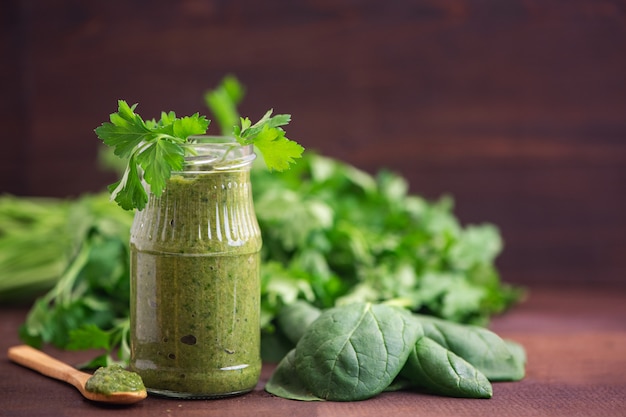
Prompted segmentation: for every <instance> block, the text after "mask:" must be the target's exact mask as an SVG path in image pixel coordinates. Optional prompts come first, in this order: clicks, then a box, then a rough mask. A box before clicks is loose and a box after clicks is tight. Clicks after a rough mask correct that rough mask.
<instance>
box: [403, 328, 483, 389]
mask: <svg viewBox="0 0 626 417" xmlns="http://www.w3.org/2000/svg"><path fill="white" fill-rule="evenodd" d="M402 376H404V377H406V378H409V379H410V380H411V381H412V382H413V383H414V384H415V385H416V386H418V387H422V388H425V389H427V390H428V391H430V392H432V393H434V394H440V395H447V396H451V397H464V398H491V396H492V395H493V390H492V387H491V383H490V382H489V380H488V379H487V377H486V376H485V375H483V374H482V373H481V372H480V371H479V370H477V369H476V368H474V367H473V366H472V365H471V364H470V363H469V362H467V361H465V360H463V358H461V357H459V356H457V355H455V354H454V353H453V352H451V351H449V350H448V349H446V348H444V347H443V346H441V345H440V344H438V343H437V342H435V341H433V340H432V339H430V338H428V337H426V336H424V337H422V338H421V339H419V340H418V341H417V343H416V344H415V349H413V351H412V352H411V354H410V355H409V358H408V360H407V362H406V365H405V366H404V368H403V369H402Z"/></svg>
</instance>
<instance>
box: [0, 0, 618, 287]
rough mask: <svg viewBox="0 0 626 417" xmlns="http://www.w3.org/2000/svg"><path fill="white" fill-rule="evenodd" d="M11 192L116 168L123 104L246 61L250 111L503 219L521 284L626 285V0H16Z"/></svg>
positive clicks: (8, 129) (180, 102)
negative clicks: (102, 162) (112, 156)
mask: <svg viewBox="0 0 626 417" xmlns="http://www.w3.org/2000/svg"><path fill="white" fill-rule="evenodd" d="M0 10H1V12H0V20H1V21H0V31H1V35H0V53H1V56H2V59H1V64H0V65H1V66H0V82H1V85H2V95H1V101H0V106H1V107H0V123H1V125H2V133H1V138H0V140H1V141H2V147H1V149H2V150H1V151H0V192H9V193H13V194H18V195H46V196H47V195H50V196H76V195H78V194H80V193H82V192H85V191H98V190H101V189H103V187H104V186H105V185H106V184H108V183H109V182H111V181H112V180H113V178H112V177H111V176H110V174H106V173H103V172H101V171H100V170H99V169H98V167H97V164H96V154H97V149H98V140H97V139H96V137H95V136H94V134H93V129H94V128H95V127H96V126H97V125H99V124H100V123H101V122H103V121H105V120H106V119H107V117H108V114H109V113H111V112H112V111H114V110H115V109H116V100H117V99H119V98H124V99H126V100H127V101H129V102H132V103H134V102H139V103H140V104H139V108H138V111H139V112H140V113H141V114H142V115H144V116H145V117H155V116H157V115H158V112H160V111H161V110H174V111H176V112H177V113H178V114H181V115H182V114H187V113H192V112H196V111H200V112H205V107H204V104H203V100H202V93H203V92H204V90H205V89H207V88H210V87H213V86H215V85H216V84H217V83H218V82H219V80H220V79H221V78H222V77H223V76H224V75H225V74H227V73H233V74H235V75H236V76H237V77H238V78H239V79H240V80H241V81H242V82H243V83H244V84H245V85H246V86H247V87H248V96H247V99H246V101H245V103H244V105H243V106H242V112H243V113H244V114H246V115H249V116H250V117H251V118H256V117H260V116H261V115H262V113H263V112H264V111H265V110H266V109H267V108H268V107H270V106H271V107H274V108H275V110H276V111H277V112H289V113H292V114H293V122H292V124H291V125H290V127H289V129H288V131H289V133H290V137H291V138H293V139H296V140H298V141H299V142H301V143H302V144H303V145H305V146H306V147H307V148H309V149H316V150H318V151H320V152H322V153H324V154H326V155H329V156H333V157H337V158H340V159H343V160H346V161H348V162H350V163H353V164H354V165H356V166H358V167H361V168H363V169H365V170H367V171H369V172H375V171H376V170H378V169H380V168H384V167H388V168H392V169H394V170H396V171H398V172H400V173H401V174H403V175H404V176H405V177H406V178H408V179H409V181H410V184H411V190H412V192H414V193H417V194H420V195H424V196H426V197H428V198H436V197H439V196H440V195H442V194H451V195H453V196H454V198H455V201H456V213H457V214H458V216H459V217H460V219H461V220H462V221H463V222H483V221H488V222H493V223H495V224H497V225H498V226H500V228H501V231H502V234H503V237H504V239H505V242H506V248H505V252H504V254H503V255H502V256H501V257H500V259H499V263H500V265H501V270H502V273H503V279H504V280H506V281H510V282H524V283H538V282H542V283H546V282H553V283H557V284H562V283H569V282H584V283H590V282H593V283H598V284H602V283H618V282H619V283H623V282H624V281H625V280H626V278H624V276H625V275H626V274H625V270H626V256H625V255H626V219H625V213H626V1H623V0H525V1H524V0H476V1H460V0H445V1H434V0H430V1H428V0H422V1H407V0H404V1H402V0H398V1H384V2H383V1H374V0H366V1H358V2H357V1H350V0H318V1H279V0H264V1H257V0H247V1H225V0H221V1H220V0H213V1H211V0H204V1H203V0H184V1H176V2H166V1H163V0H151V1H147V0H146V1H137V0H134V1H129V0H124V1H121V0H113V1H112V0H106V1H89V2H84V1H78V0H50V1H35V0H31V1H27V0H4V1H3V2H2V5H1V6H0Z"/></svg>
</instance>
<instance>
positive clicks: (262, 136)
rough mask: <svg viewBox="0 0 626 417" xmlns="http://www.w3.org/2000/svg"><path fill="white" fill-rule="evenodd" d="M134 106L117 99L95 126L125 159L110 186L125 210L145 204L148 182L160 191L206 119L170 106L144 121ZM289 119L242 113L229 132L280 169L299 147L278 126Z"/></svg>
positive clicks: (272, 167) (156, 192)
mask: <svg viewBox="0 0 626 417" xmlns="http://www.w3.org/2000/svg"><path fill="white" fill-rule="evenodd" d="M227 94H228V93H227ZM228 98H230V96H228ZM136 107H137V104H134V105H133V106H129V105H128V103H126V101H124V100H119V101H118V111H117V112H116V113H112V114H111V115H110V122H105V123H103V124H102V125H101V126H99V127H98V128H96V129H95V132H96V135H97V136H98V137H99V138H100V139H101V140H102V141H103V142H104V143H105V144H106V145H107V146H110V147H111V148H113V150H114V153H115V155H117V156H118V157H120V158H122V159H123V160H125V161H126V168H125V170H124V172H123V174H122V178H121V179H120V180H119V181H117V182H116V183H114V184H111V185H110V186H109V191H110V192H111V198H112V199H113V200H115V201H116V202H117V203H118V204H119V205H120V206H121V207H122V208H123V209H125V210H132V209H138V210H142V209H143V208H144V207H145V205H146V203H147V201H148V190H147V188H146V187H147V186H149V187H150V188H149V190H150V192H152V193H153V194H154V195H155V196H157V197H158V196H160V195H161V194H162V193H163V190H164V189H165V186H166V184H167V180H168V179H169V178H170V176H171V175H172V171H180V170H182V168H183V164H184V159H185V156H186V155H187V154H188V153H189V152H191V150H190V149H191V148H190V147H189V146H185V144H188V143H193V136H196V135H203V134H205V133H206V131H207V128H208V127H209V123H210V120H208V119H207V118H206V117H205V116H200V115H199V114H198V113H195V114H193V115H192V116H185V117H181V118H178V117H177V116H176V113H174V112H172V111H170V112H162V113H161V117H160V119H158V120H154V119H153V120H147V121H144V120H143V118H142V117H141V116H140V115H139V114H137V113H135V108H136ZM290 121H291V116H290V115H288V114H279V115H276V116H272V110H269V111H268V112H267V113H265V115H264V116H263V117H262V118H261V119H260V120H259V121H258V122H256V123H254V124H253V123H252V122H251V121H250V119H249V118H247V117H246V118H240V125H239V126H238V125H234V126H232V132H231V133H232V136H233V137H234V138H235V140H236V141H237V142H238V143H240V144H241V145H255V146H256V148H257V149H258V150H259V151H260V152H261V154H262V155H263V158H264V160H265V163H266V165H267V167H268V169H269V170H270V171H272V170H276V171H283V170H286V169H288V168H289V166H290V164H292V163H293V162H294V160H295V159H297V158H300V156H301V155H302V152H303V151H304V148H303V147H302V146H300V145H299V144H298V143H296V142H294V141H292V140H290V139H288V138H287V137H286V136H285V131H284V130H283V129H282V128H281V126H284V125H286V124H288V123H289V122H290Z"/></svg>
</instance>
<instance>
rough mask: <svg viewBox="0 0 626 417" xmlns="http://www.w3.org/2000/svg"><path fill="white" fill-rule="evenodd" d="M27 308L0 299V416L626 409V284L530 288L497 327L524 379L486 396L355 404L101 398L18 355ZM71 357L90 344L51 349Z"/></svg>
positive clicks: (259, 391)
mask: <svg viewBox="0 0 626 417" xmlns="http://www.w3.org/2000/svg"><path fill="white" fill-rule="evenodd" d="M26 311H27V310H26V309H24V308H0V349H1V350H2V352H3V354H2V358H0V376H1V377H0V391H1V392H2V394H3V395H2V401H1V402H0V404H1V405H0V416H7V417H9V416H10V417H21V416H24V417H37V416H77V417H78V416H80V417H89V416H104V415H109V416H110V415H113V413H114V414H115V415H116V416H137V417H139V416H150V417H157V416H233V417H234V416H266V415H267V416H273V417H281V416H289V417H295V416H341V417H349V416H359V417H363V416H377V417H380V416H394V417H399V416H420V417H429V416H457V417H463V416H500V417H506V416H517V417H524V416H567V417H574V416H586V417H589V416H608V417H610V416H626V288H603V289H598V288H535V287H533V288H530V294H529V297H528V300H527V301H526V302H525V303H523V304H522V305H519V306H517V307H515V308H514V309H513V310H512V311H510V312H508V313H507V314H506V315H504V316H502V317H498V318H496V319H495V320H494V321H493V323H492V325H491V328H492V329H493V330H495V331H496V332H497V333H498V334H500V335H501V336H504V337H508V338H511V339H513V340H516V341H518V342H520V343H521V344H522V345H524V347H525V348H526V350H527V354H528V366H527V375H526V378H525V379H524V380H522V381H521V382H511V383H509V382H507V383H494V387H493V390H494V394H493V398H492V399H489V400H475V399H456V398H445V397H437V396H432V395H426V394H422V393H416V392H396V393H384V394H381V395H379V396H378V397H376V398H373V399H370V400H366V401H360V402H351V403H336V402H314V403H305V402H297V401H290V400H285V399H281V398H276V397H273V396H271V395H270V394H268V393H266V392H265V391H264V390H263V386H264V383H265V381H267V378H268V377H269V375H270V374H271V372H272V370H273V365H271V364H266V365H265V366H264V369H263V375H262V378H261V381H260V382H259V385H258V386H257V388H256V389H255V390H254V391H253V392H252V393H250V394H247V395H243V396H240V397H234V398H230V399H221V400H206V401H195V400H194V401H180V400H168V399H160V398H153V397H149V398H148V399H146V400H145V401H143V402H141V403H139V404H136V405H134V406H130V407H122V408H114V409H111V408H110V407H109V408H107V407H101V406H96V405H94V404H92V403H90V402H88V401H86V400H84V399H82V397H81V396H80V394H79V393H78V391H76V390H75V389H74V388H73V387H71V386H69V385H66V384H64V383H62V382H58V381H55V380H51V379H48V378H46V377H43V376H41V375H38V374H37V373H35V372H33V371H30V370H28V369H25V368H23V367H21V366H19V365H16V364H14V363H11V362H10V361H9V360H8V359H7V358H6V351H7V349H8V348H9V347H10V346H12V345H16V344H19V343H20V341H19V338H18V335H17V331H18V327H19V325H20V324H21V323H22V321H23V319H24V316H25V314H26ZM44 350H45V351H46V352H47V353H50V354H52V355H54V356H56V357H58V358H59V359H62V360H65V361H67V362H69V363H79V362H81V361H83V360H85V359H86V357H85V355H84V353H76V352H61V351H58V350H55V349H52V348H46V349H44Z"/></svg>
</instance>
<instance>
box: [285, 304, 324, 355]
mask: <svg viewBox="0 0 626 417" xmlns="http://www.w3.org/2000/svg"><path fill="white" fill-rule="evenodd" d="M321 314H322V311H321V310H320V309H319V308H316V307H313V306H312V305H311V304H309V303H307V302H306V301H301V300H297V301H295V302H294V303H293V304H290V305H287V306H285V307H283V308H282V309H281V310H280V313H279V314H278V316H277V317H276V319H277V322H278V326H279V327H280V329H281V330H282V331H283V333H284V334H285V336H287V338H288V339H289V340H290V341H291V342H292V343H293V344H294V346H295V344H296V343H298V341H299V340H300V338H301V337H302V335H303V334H304V332H305V331H306V329H307V328H308V327H309V325H310V324H311V323H313V322H314V321H315V320H316V319H317V318H318V317H319V316H320V315H321Z"/></svg>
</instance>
